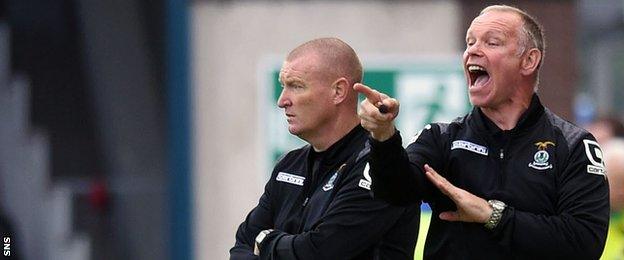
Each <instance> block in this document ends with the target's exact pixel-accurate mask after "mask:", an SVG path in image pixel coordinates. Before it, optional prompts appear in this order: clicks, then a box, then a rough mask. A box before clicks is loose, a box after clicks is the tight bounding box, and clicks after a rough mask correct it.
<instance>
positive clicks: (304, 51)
mask: <svg viewBox="0 0 624 260" xmlns="http://www.w3.org/2000/svg"><path fill="white" fill-rule="evenodd" d="M310 54H315V55H317V56H318V58H319V60H320V63H321V64H320V65H321V66H323V67H322V69H323V70H324V71H327V72H329V73H330V75H332V76H334V77H335V78H336V79H337V78H340V77H344V78H346V79H347V80H348V81H349V84H350V85H351V86H353V85H354V84H355V83H360V82H362V64H361V63H360V59H359V58H358V56H357V54H356V53H355V51H354V50H353V48H351V46H349V45H348V44H346V43H345V42H343V41H342V40H340V39H338V38H319V39H314V40H311V41H308V42H306V43H304V44H301V45H299V46H298V47H297V48H295V49H294V50H292V51H291V52H290V53H289V54H288V56H287V57H286V61H292V60H294V59H296V58H299V57H301V56H303V55H310Z"/></svg>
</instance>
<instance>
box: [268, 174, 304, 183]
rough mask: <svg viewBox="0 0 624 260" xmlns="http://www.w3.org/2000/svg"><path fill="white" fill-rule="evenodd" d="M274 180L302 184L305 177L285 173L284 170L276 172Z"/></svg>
mask: <svg viewBox="0 0 624 260" xmlns="http://www.w3.org/2000/svg"><path fill="white" fill-rule="evenodd" d="M275 180H276V181H281V182H286V183H290V184H294V185H297V186H303V181H305V177H303V176H299V175H294V174H290V173H286V172H279V173H278V174H277V177H275Z"/></svg>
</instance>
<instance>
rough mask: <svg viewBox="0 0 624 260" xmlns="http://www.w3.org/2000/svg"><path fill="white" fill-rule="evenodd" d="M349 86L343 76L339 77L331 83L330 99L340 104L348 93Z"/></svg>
mask: <svg viewBox="0 0 624 260" xmlns="http://www.w3.org/2000/svg"><path fill="white" fill-rule="evenodd" d="M350 90H351V86H349V81H348V80H347V79H345V78H339V79H337V80H336V81H334V83H333V84H332V91H333V92H332V101H333V103H334V104H340V103H342V101H344V100H345V99H346V98H347V96H348V95H349V91H350Z"/></svg>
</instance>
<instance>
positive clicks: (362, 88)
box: [353, 83, 381, 104]
mask: <svg viewBox="0 0 624 260" xmlns="http://www.w3.org/2000/svg"><path fill="white" fill-rule="evenodd" d="M353 90H355V91H357V92H359V93H362V94H363V95H364V96H365V97H366V99H368V101H370V102H371V103H373V104H377V103H378V102H381V95H380V94H379V91H377V90H374V89H372V88H370V87H369V86H366V85H364V84H361V83H356V84H355V85H353Z"/></svg>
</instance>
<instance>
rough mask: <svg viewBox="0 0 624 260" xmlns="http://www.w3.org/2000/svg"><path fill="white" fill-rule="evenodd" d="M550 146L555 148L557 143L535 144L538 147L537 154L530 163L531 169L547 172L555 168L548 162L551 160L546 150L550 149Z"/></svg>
mask: <svg viewBox="0 0 624 260" xmlns="http://www.w3.org/2000/svg"><path fill="white" fill-rule="evenodd" d="M549 145H552V146H555V143H553V142H551V141H544V142H537V143H535V146H537V152H535V155H533V162H531V163H529V167H531V168H533V169H536V170H546V169H551V168H552V167H553V166H552V164H550V162H549V161H548V159H550V154H548V151H546V148H548V146H549Z"/></svg>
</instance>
